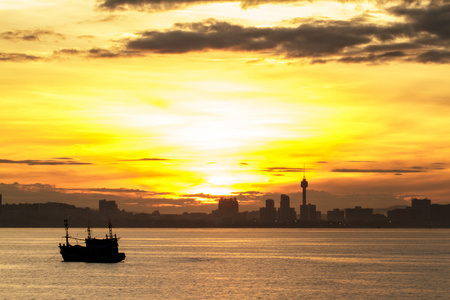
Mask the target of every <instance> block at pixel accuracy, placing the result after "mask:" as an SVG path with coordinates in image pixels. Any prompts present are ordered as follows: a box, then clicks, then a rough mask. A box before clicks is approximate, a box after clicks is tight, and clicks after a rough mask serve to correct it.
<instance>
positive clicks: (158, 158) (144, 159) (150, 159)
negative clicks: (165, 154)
mask: <svg viewBox="0 0 450 300" xmlns="http://www.w3.org/2000/svg"><path fill="white" fill-rule="evenodd" d="M170 160H171V159H168V158H160V157H148V158H137V159H123V160H122V161H170Z"/></svg>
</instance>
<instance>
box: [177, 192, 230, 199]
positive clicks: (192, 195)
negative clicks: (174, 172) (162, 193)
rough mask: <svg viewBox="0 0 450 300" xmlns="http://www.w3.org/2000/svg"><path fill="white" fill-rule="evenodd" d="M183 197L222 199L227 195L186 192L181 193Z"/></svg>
mask: <svg viewBox="0 0 450 300" xmlns="http://www.w3.org/2000/svg"><path fill="white" fill-rule="evenodd" d="M181 197H187V198H204V199H220V198H223V197H227V196H224V195H211V194H203V193H199V194H184V195H181Z"/></svg>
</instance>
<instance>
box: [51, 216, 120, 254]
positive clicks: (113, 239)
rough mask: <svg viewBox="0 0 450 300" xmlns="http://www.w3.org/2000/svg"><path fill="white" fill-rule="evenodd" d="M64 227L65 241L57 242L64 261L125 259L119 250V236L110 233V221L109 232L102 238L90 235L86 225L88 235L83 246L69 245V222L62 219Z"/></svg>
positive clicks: (89, 229)
mask: <svg viewBox="0 0 450 300" xmlns="http://www.w3.org/2000/svg"><path fill="white" fill-rule="evenodd" d="M64 227H65V228H66V236H65V238H66V243H65V244H59V249H60V253H61V255H62V257H63V259H64V261H80V262H94V263H116V262H120V261H122V260H124V259H125V253H121V252H119V244H118V240H119V238H118V237H117V235H115V234H114V235H113V234H112V227H111V223H109V234H107V235H106V237H105V238H104V239H97V238H92V237H91V228H90V226H88V230H87V232H88V236H87V237H86V238H85V239H84V241H85V244H86V245H85V246H82V245H78V244H76V245H71V244H70V243H69V239H75V238H73V237H71V236H69V223H68V221H67V220H64Z"/></svg>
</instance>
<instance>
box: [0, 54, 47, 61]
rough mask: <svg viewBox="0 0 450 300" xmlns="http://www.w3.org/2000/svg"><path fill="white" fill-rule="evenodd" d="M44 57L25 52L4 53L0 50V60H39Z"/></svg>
mask: <svg viewBox="0 0 450 300" xmlns="http://www.w3.org/2000/svg"><path fill="white" fill-rule="evenodd" d="M41 59H42V57H39V56H35V55H28V54H25V53H4V52H0V61H4V62H7V61H9V62H23V61H37V60H41Z"/></svg>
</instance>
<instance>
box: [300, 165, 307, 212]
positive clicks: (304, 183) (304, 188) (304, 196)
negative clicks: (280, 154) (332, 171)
mask: <svg viewBox="0 0 450 300" xmlns="http://www.w3.org/2000/svg"><path fill="white" fill-rule="evenodd" d="M301 186H302V189H303V205H306V188H307V187H308V181H306V174H305V167H303V180H302V183H301Z"/></svg>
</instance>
